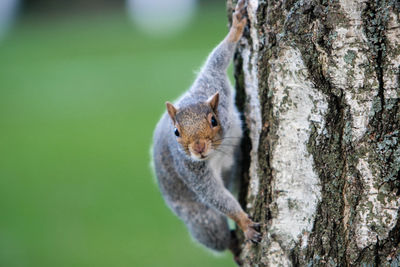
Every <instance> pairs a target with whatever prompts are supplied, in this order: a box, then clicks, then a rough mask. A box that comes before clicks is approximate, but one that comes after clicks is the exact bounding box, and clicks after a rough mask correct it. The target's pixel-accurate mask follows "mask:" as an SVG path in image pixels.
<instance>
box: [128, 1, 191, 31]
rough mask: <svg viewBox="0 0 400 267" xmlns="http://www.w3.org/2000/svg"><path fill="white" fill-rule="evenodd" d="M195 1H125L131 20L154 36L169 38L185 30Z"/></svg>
mask: <svg viewBox="0 0 400 267" xmlns="http://www.w3.org/2000/svg"><path fill="white" fill-rule="evenodd" d="M196 3H197V0H127V6H128V11H129V14H130V16H131V18H132V20H133V21H134V22H135V23H136V24H137V25H138V26H139V27H140V28H141V29H142V30H144V31H145V32H147V33H148V34H151V35H154V36H159V37H163V36H169V35H171V34H174V33H177V32H179V31H181V30H183V29H185V28H186V26H187V25H188V23H189V22H190V19H191V18H192V17H193V15H194V11H195V9H196Z"/></svg>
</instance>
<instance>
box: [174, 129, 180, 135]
mask: <svg viewBox="0 0 400 267" xmlns="http://www.w3.org/2000/svg"><path fill="white" fill-rule="evenodd" d="M174 133H175V135H176V136H177V137H179V135H180V134H179V131H178V129H176V128H175V130H174Z"/></svg>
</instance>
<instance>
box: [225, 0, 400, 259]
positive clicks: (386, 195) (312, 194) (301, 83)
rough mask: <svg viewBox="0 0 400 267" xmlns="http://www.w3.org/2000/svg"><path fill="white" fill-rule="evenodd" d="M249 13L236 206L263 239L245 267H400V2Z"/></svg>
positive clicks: (241, 65) (250, 248)
mask: <svg viewBox="0 0 400 267" xmlns="http://www.w3.org/2000/svg"><path fill="white" fill-rule="evenodd" d="M234 2H236V1H234ZM232 6H234V3H232V0H228V10H229V14H230V13H231V10H232ZM247 10H248V17H249V28H248V30H246V32H245V37H244V38H242V41H241V44H240V46H239V48H238V52H237V54H236V57H235V78H236V81H237V91H238V93H237V104H238V106H239V108H240V109H241V110H242V112H243V114H244V115H243V120H244V122H245V127H246V138H245V141H244V143H243V151H244V152H245V154H246V155H247V157H246V159H245V162H244V166H245V168H244V169H245V170H244V173H243V177H244V180H243V184H242V187H241V188H242V191H241V192H240V197H239V198H240V201H241V203H242V205H243V206H244V207H245V208H246V210H247V211H248V212H249V214H250V215H251V216H252V217H253V219H254V220H255V221H258V222H260V223H261V224H262V229H261V232H262V235H263V239H262V242H261V243H259V244H252V243H246V244H244V245H243V247H242V252H241V255H240V258H241V259H242V260H243V262H244V266H399V262H400V245H399V243H400V216H398V215H399V208H400V140H399V137H400V132H399V131H400V101H399V97H400V18H399V12H400V4H399V2H398V1H394V0H393V1H385V0H381V1H379V0H368V1H366V0H364V1H351V0H337V1H335V0H319V1H318V0H299V1H294V0H293V1H291V0H288V1H274V0H264V1H261V0H258V1H257V0H248V7H247ZM238 233H239V234H241V233H240V232H239V231H238ZM242 239H243V237H242Z"/></svg>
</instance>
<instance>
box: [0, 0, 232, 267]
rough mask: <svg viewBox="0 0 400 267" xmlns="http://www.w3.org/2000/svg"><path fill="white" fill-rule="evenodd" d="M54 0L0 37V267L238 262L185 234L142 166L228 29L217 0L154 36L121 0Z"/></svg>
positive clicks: (23, 12)
mask: <svg viewBox="0 0 400 267" xmlns="http://www.w3.org/2000/svg"><path fill="white" fill-rule="evenodd" d="M50 2H51V1H47V2H46V1H36V2H35V1H27V2H26V3H25V4H24V5H22V6H21V7H20V9H19V12H18V16H17V17H16V18H15V20H14V23H13V25H12V26H11V27H9V28H8V32H7V34H3V37H2V39H1V40H0V266H4V267H14V266H54V267H56V266H234V263H233V260H232V257H231V255H230V254H229V253H224V254H221V255H215V254H213V253H211V252H209V251H207V250H206V249H204V248H202V247H200V246H199V245H198V244H196V243H195V242H193V241H192V240H191V238H190V236H189V234H188V232H187V230H186V228H185V226H184V225H183V223H182V222H181V221H180V220H179V219H178V218H176V217H175V216H174V215H173V214H172V213H171V212H170V210H169V209H168V208H167V206H166V205H165V204H164V201H163V199H162V197H161V195H160V193H159V190H158V187H157V184H156V182H155V178H154V177H153V174H152V172H151V168H150V146H151V140H152V132H153V128H154V126H155V124H156V123H157V121H158V119H159V117H160V116H161V114H162V112H164V103H165V101H166V100H173V99H175V98H176V97H177V96H178V95H180V94H181V93H182V92H183V91H184V90H185V89H187V88H188V87H189V86H190V84H191V82H192V81H193V79H194V78H195V71H196V70H198V69H199V67H200V66H201V63H202V62H204V60H205V58H206V57H207V55H208V53H209V52H210V51H211V49H212V48H213V47H214V46H215V45H216V44H217V43H218V42H219V41H220V40H222V38H223V37H224V35H225V34H226V33H227V16H226V8H225V1H223V0H221V1H199V2H198V5H197V8H196V12H195V13H194V17H193V18H192V19H191V20H190V21H188V23H187V24H188V27H187V28H185V29H183V30H181V31H180V32H175V33H174V34H171V36H170V37H168V36H164V37H162V38H161V37H160V38H157V37H155V36H154V35H153V36H152V35H151V34H147V33H145V32H144V31H142V30H140V29H139V28H138V27H137V26H136V25H135V24H134V23H132V20H131V19H130V18H129V16H128V15H127V14H128V13H127V11H126V5H125V4H124V3H123V2H121V1H120V2H121V3H120V4H115V3H113V4H111V5H107V4H104V3H103V4H102V5H100V7H99V6H96V8H92V6H91V4H90V3H93V2H95V1H89V3H87V4H86V5H83V4H82V5H81V6H80V5H79V4H77V3H79V1H72V2H74V3H75V6H72V7H71V8H68V9H67V10H66V8H65V3H64V6H62V5H61V6H60V5H57V4H52V5H51V7H46V4H48V3H50ZM58 2H61V1H58ZM65 2H68V1H65ZM83 2H85V1H82V3H83ZM102 2H105V1H102ZM37 3H39V4H37ZM53 3H54V2H53Z"/></svg>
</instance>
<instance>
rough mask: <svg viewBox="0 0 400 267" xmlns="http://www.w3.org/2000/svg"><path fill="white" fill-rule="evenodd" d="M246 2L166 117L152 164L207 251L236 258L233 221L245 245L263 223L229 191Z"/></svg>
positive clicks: (236, 153)
mask: <svg viewBox="0 0 400 267" xmlns="http://www.w3.org/2000/svg"><path fill="white" fill-rule="evenodd" d="M245 2H246V1H245V0H240V1H239V2H238V4H237V6H236V8H235V12H234V14H233V18H232V26H231V28H230V31H229V33H228V35H227V36H226V37H225V39H224V40H223V41H222V42H221V43H220V44H219V45H218V46H217V47H216V48H215V49H214V50H213V51H212V53H211V54H210V55H209V57H208V59H207V61H206V63H205V65H204V66H203V68H202V70H201V72H200V73H199V75H198V77H197V78H196V80H195V82H194V84H193V85H192V86H191V88H190V89H189V90H188V91H187V92H186V93H185V94H184V95H183V96H182V97H180V99H179V100H177V101H176V102H175V104H174V105H173V104H171V103H169V102H167V103H166V106H167V112H166V113H164V115H163V116H162V118H161V120H160V121H159V122H158V124H157V127H156V130H155V132H154V144H153V163H154V167H155V173H156V176H157V178H158V184H159V187H160V190H161V192H162V195H163V197H164V199H165V201H166V203H167V205H168V206H169V207H170V208H171V209H172V211H173V212H174V213H175V214H176V215H177V216H178V217H179V218H181V219H182V220H183V221H184V223H185V224H186V226H187V228H188V229H189V231H190V233H191V234H192V236H193V237H194V238H195V239H196V240H197V241H199V242H200V243H202V244H203V245H205V246H206V247H208V248H210V249H213V250H216V251H223V250H225V249H230V250H231V251H232V252H233V253H234V255H237V253H238V251H237V250H238V248H237V244H236V242H237V240H236V238H235V236H234V235H233V234H232V233H231V231H230V230H229V227H228V221H227V217H229V218H231V219H232V220H233V221H235V222H236V224H237V225H238V226H239V227H240V229H242V231H243V232H244V235H245V238H246V240H250V241H253V242H259V241H260V239H261V235H260V233H259V232H258V231H257V230H258V228H259V224H258V223H254V222H253V221H252V220H251V219H250V218H249V216H248V215H247V213H245V212H244V211H243V209H242V208H241V206H240V204H239V203H238V201H237V200H236V199H235V198H234V196H233V195H232V194H231V192H230V191H229V190H228V189H227V187H228V188H229V187H230V186H231V184H232V182H234V181H233V180H234V179H238V165H239V158H240V148H239V146H240V142H241V137H242V124H241V121H240V118H239V112H238V111H237V109H236V107H235V105H234V92H233V89H232V86H231V85H230V83H229V80H228V76H227V74H226V70H227V68H228V65H229V63H230V60H231V58H232V57H233V53H234V51H235V48H236V44H237V42H238V41H239V40H240V38H241V36H242V34H243V30H244V27H245V26H246V23H247V19H246V17H245Z"/></svg>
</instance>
